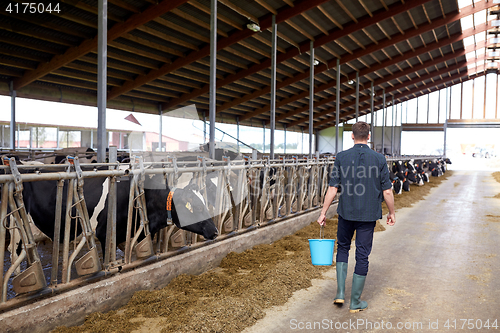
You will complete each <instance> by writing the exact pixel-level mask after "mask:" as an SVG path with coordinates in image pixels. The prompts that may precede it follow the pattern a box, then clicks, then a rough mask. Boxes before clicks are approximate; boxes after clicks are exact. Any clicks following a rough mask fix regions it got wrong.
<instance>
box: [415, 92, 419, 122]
mask: <svg viewBox="0 0 500 333" xmlns="http://www.w3.org/2000/svg"><path fill="white" fill-rule="evenodd" d="M415 124H418V97H417V112H416V113H415Z"/></svg>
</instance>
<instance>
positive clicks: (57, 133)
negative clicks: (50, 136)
mask: <svg viewBox="0 0 500 333" xmlns="http://www.w3.org/2000/svg"><path fill="white" fill-rule="evenodd" d="M56 136H57V145H56V148H57V149H59V127H57V130H56Z"/></svg>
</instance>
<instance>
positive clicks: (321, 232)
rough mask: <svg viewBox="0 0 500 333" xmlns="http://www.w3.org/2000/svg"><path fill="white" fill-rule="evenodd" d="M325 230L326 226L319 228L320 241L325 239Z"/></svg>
mask: <svg viewBox="0 0 500 333" xmlns="http://www.w3.org/2000/svg"><path fill="white" fill-rule="evenodd" d="M324 229H325V226H324V225H321V226H320V228H319V239H323V237H325V232H324Z"/></svg>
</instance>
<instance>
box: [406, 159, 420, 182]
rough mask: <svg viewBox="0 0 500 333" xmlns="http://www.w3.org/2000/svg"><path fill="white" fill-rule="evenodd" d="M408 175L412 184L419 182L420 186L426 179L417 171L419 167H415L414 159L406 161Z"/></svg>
mask: <svg viewBox="0 0 500 333" xmlns="http://www.w3.org/2000/svg"><path fill="white" fill-rule="evenodd" d="M405 165H406V177H407V178H408V180H409V181H410V183H411V184H417V185H418V186H422V185H424V181H423V179H422V176H421V175H420V174H419V173H418V172H417V168H416V167H415V164H414V161H413V160H409V161H406V163H405Z"/></svg>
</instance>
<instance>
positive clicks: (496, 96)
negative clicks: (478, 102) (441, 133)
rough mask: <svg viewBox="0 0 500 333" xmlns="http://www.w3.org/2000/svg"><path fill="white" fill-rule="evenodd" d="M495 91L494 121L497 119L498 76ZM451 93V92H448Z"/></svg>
mask: <svg viewBox="0 0 500 333" xmlns="http://www.w3.org/2000/svg"><path fill="white" fill-rule="evenodd" d="M495 91H496V94H495V95H496V102H495V119H496V118H497V115H498V74H497V89H496V90H495ZM450 93H451V92H450Z"/></svg>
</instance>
